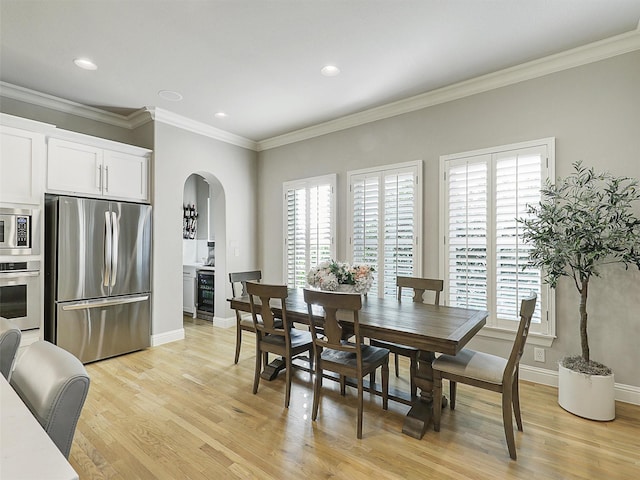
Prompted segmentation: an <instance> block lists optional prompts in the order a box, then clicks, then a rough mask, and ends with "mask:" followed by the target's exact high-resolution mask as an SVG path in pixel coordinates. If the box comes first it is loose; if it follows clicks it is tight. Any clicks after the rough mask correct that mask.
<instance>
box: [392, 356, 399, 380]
mask: <svg viewBox="0 0 640 480" xmlns="http://www.w3.org/2000/svg"><path fill="white" fill-rule="evenodd" d="M393 356H394V357H395V360H394V362H395V365H396V377H399V376H400V368H399V366H400V362H399V361H398V354H397V353H394V354H393Z"/></svg>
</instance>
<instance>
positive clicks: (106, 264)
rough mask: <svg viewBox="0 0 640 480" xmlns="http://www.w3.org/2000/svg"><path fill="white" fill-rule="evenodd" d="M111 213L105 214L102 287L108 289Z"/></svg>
mask: <svg viewBox="0 0 640 480" xmlns="http://www.w3.org/2000/svg"><path fill="white" fill-rule="evenodd" d="M112 239H113V234H112V232H111V212H109V211H106V212H104V279H103V282H102V285H103V286H105V287H108V286H109V284H110V283H111V251H112V246H111V241H112Z"/></svg>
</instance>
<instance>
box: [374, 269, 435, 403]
mask: <svg viewBox="0 0 640 480" xmlns="http://www.w3.org/2000/svg"><path fill="white" fill-rule="evenodd" d="M396 286H397V294H398V300H402V296H403V294H402V289H403V288H411V289H413V301H414V302H419V303H423V302H424V298H423V297H424V292H427V291H428V292H434V294H435V296H434V302H433V304H434V305H439V304H440V292H442V289H443V286H444V282H443V281H442V280H437V279H432V278H418V277H396ZM369 343H370V344H371V345H374V346H376V347H383V348H387V349H389V351H390V352H391V353H393V355H394V362H395V370H396V377H398V376H399V362H398V356H402V357H408V358H409V362H410V363H409V376H410V380H409V381H410V382H411V387H410V388H411V395H412V396H414V397H415V396H416V395H417V394H418V387H417V386H416V383H415V376H416V373H417V370H418V349H417V348H413V347H410V346H408V345H401V344H399V343H392V342H385V341H382V340H375V339H370V340H369ZM370 381H371V383H375V373H374V374H373V375H372V376H371V379H370Z"/></svg>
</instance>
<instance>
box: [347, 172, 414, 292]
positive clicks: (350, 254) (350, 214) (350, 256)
mask: <svg viewBox="0 0 640 480" xmlns="http://www.w3.org/2000/svg"><path fill="white" fill-rule="evenodd" d="M410 170H412V171H411V173H412V175H415V176H414V186H415V194H414V201H413V206H414V211H413V218H414V228H413V232H414V239H413V251H412V258H413V265H412V268H413V273H412V275H413V276H421V275H422V255H423V252H422V249H423V245H422V232H423V230H422V228H423V216H422V212H423V205H422V195H423V193H422V188H423V187H422V175H423V174H422V170H423V162H422V160H413V161H409V162H402V163H394V164H387V165H381V166H378V167H369V168H364V169H359V170H352V171H348V172H347V186H346V189H347V199H348V202H347V204H348V206H347V238H346V243H347V245H346V251H347V261H349V262H353V261H354V251H353V247H354V242H353V237H354V229H353V226H354V198H353V188H352V186H353V180H354V178H355V177H360V176H374V175H378V176H379V180H381V179H384V176H385V174H394V173H395V174H401V173H408V172H409V171H410ZM382 185H383V183H382V182H381V181H379V183H378V191H379V192H380V189H381V186H382ZM382 193H384V190H382ZM378 198H379V199H382V200H383V199H384V195H379V196H378ZM379 202H380V200H379ZM381 211H382V210H381ZM382 226H383V221H379V224H378V245H379V246H380V242H382V245H383V246H384V235H383V232H382V230H383V229H382ZM381 251H384V250H383V249H381ZM383 258H384V256H379V257H378V262H379V264H378V265H375V267H376V273H375V275H376V277H377V279H379V278H380V274H381V269H380V266H379V265H380V260H381V259H383ZM378 285H379V287H378V288H379V291H378V292H376V295H380V294H381V293H382V294H383V295H384V293H383V292H384V287H383V286H380V285H381V284H379V283H378ZM394 292H395V284H394ZM372 293H374V292H372V291H370V292H369V294H372Z"/></svg>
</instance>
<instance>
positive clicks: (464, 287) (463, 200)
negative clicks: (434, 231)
mask: <svg viewBox="0 0 640 480" xmlns="http://www.w3.org/2000/svg"><path fill="white" fill-rule="evenodd" d="M552 148H553V141H552V140H548V141H546V140H543V141H540V143H537V142H528V143H526V144H520V145H511V146H506V147H504V148H503V149H500V147H498V148H496V150H495V151H493V152H492V151H487V150H485V151H482V152H478V153H477V154H474V153H475V152H468V153H466V154H460V155H451V156H447V157H443V159H442V166H443V171H444V175H443V180H444V189H443V190H444V195H443V200H444V212H443V215H444V222H443V227H444V238H443V240H444V252H445V255H444V257H443V259H442V267H443V271H444V277H445V278H444V280H445V295H444V297H445V301H446V304H447V305H450V306H455V307H463V308H473V309H480V310H487V311H489V318H488V319H487V325H488V326H490V327H495V328H499V329H505V330H515V329H516V328H517V324H518V321H519V320H520V317H519V310H520V302H521V301H522V299H523V298H525V297H528V296H529V295H530V294H531V293H532V292H535V293H536V294H537V296H538V302H537V303H536V310H535V312H534V315H533V325H532V332H534V331H535V332H537V333H541V334H544V335H550V334H552V333H553V332H554V331H555V327H554V326H550V324H549V315H548V313H547V312H549V302H550V300H549V292H548V288H547V287H546V286H545V287H544V288H543V284H542V272H541V271H540V270H539V269H535V268H531V267H529V266H527V263H528V258H529V252H530V251H531V247H530V246H528V245H527V244H525V243H524V241H523V239H522V227H521V225H520V224H519V223H518V221H517V219H519V218H526V217H527V215H528V214H527V204H537V203H538V202H539V201H540V198H541V196H540V189H541V188H542V186H543V181H544V179H546V178H547V176H548V172H549V167H548V157H549V151H550V150H551V149H552ZM525 266H526V268H524V267H525ZM543 312H544V315H543Z"/></svg>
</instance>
